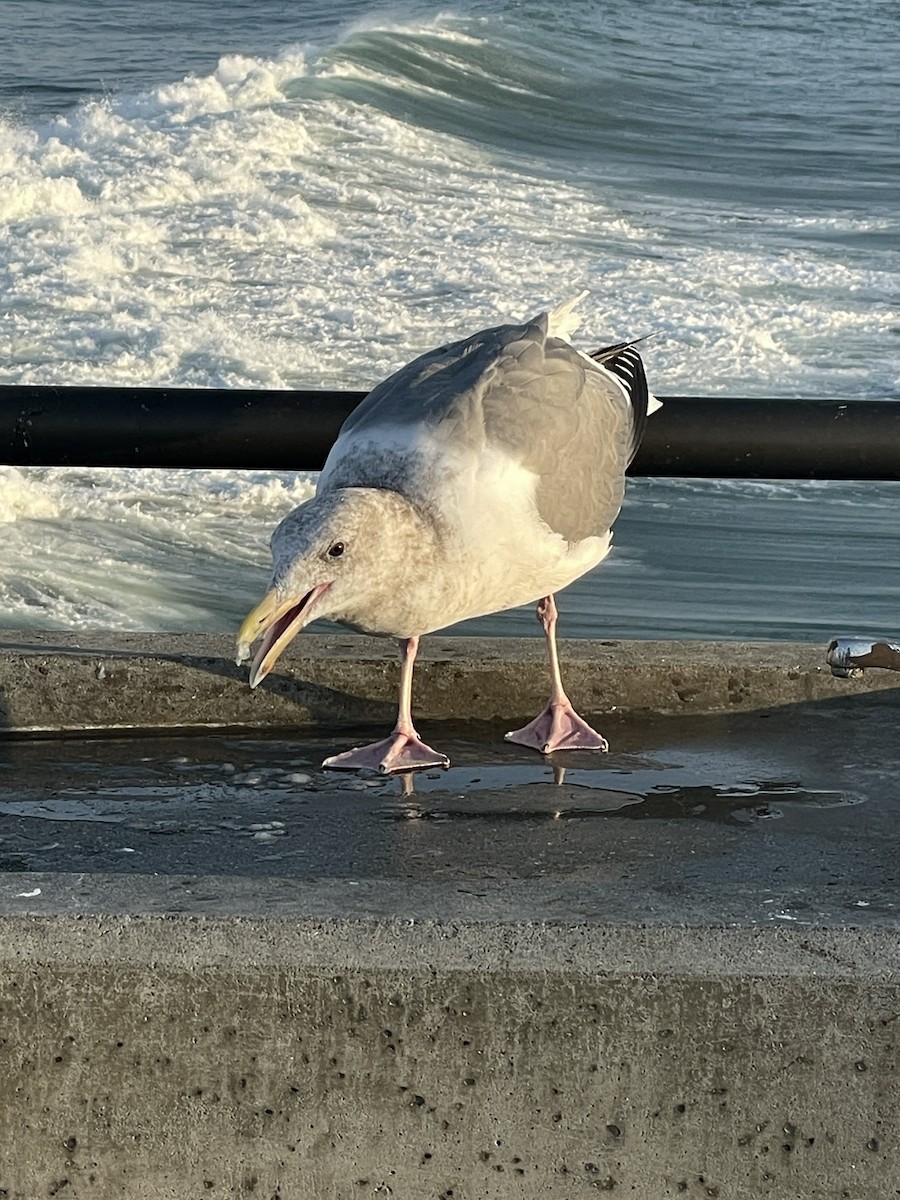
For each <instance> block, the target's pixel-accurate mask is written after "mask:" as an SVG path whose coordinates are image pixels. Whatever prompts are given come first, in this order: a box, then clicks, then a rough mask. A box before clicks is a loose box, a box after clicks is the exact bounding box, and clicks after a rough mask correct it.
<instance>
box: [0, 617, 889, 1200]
mask: <svg viewBox="0 0 900 1200" xmlns="http://www.w3.org/2000/svg"><path fill="white" fill-rule="evenodd" d="M88 642H90V644H87V643H88ZM430 642H431V647H430V658H428V659H426V661H425V662H424V663H423V669H422V671H421V672H420V673H419V677H418V682H417V697H418V702H419V703H418V708H419V711H420V712H421V714H422V719H423V721H426V722H429V723H430V724H429V725H428V726H427V727H426V728H427V733H428V736H429V737H430V738H432V735H434V736H435V737H443V738H446V739H447V740H448V742H449V748H450V749H451V756H452V758H453V763H454V765H453V767H452V768H451V770H450V771H448V772H446V773H443V772H431V773H428V772H426V773H423V774H422V775H420V776H418V777H417V778H416V779H415V780H412V781H406V783H404V781H402V780H398V779H391V780H379V781H370V780H364V779H359V778H357V777H356V776H336V777H335V776H329V777H328V778H326V777H325V775H324V773H322V772H319V771H318V770H317V767H316V764H317V763H318V761H320V759H321V753H322V752H323V750H324V748H325V743H326V742H330V741H331V740H332V739H335V738H337V739H338V740H341V739H343V740H345V741H346V740H348V739H349V738H350V737H351V736H355V731H354V732H353V733H352V734H351V732H350V731H349V730H348V729H346V728H345V729H343V730H341V728H340V727H341V725H347V724H352V723H354V722H355V723H362V724H364V725H367V726H368V727H370V728H371V727H372V726H378V725H379V724H383V723H384V722H385V721H390V720H392V719H393V715H394V703H395V687H396V664H395V661H394V651H393V649H392V648H391V647H390V646H389V645H385V644H383V643H380V642H371V641H368V640H366V639H357V638H350V637H346V638H341V637H338V638H333V639H317V638H308V639H304V640H303V641H302V642H301V643H300V645H299V646H298V649H297V652H296V653H295V655H294V657H293V658H292V659H290V660H288V662H287V664H286V665H285V667H284V669H282V670H280V672H279V673H278V674H277V675H276V677H275V679H274V680H271V681H270V682H268V683H267V685H266V688H265V689H261V690H260V691H258V692H257V693H255V694H254V693H250V691H249V689H248V688H247V687H246V684H245V682H244V681H243V674H242V673H241V672H239V671H238V670H237V668H235V667H234V666H233V665H231V664H230V663H229V661H228V657H227V656H228V655H230V653H231V646H230V643H229V642H228V641H227V640H226V639H210V638H175V637H172V638H168V637H166V638H162V637H156V638H153V637H148V636H147V635H133V636H129V635H97V636H96V638H92V639H86V638H81V639H75V638H65V637H62V636H60V635H48V636H46V637H44V638H32V637H30V636H29V638H27V639H26V638H24V637H22V636H21V635H8V636H7V638H6V639H5V642H4V647H3V649H2V652H0V693H2V698H3V711H4V713H5V723H6V727H7V733H8V735H9V736H8V737H7V738H6V739H4V740H3V742H2V753H0V780H2V785H3V787H2V792H0V1081H2V1091H0V1198H2V1200H37V1198H39V1197H50V1196H60V1197H64V1198H66V1200H68V1198H72V1200H113V1198H116V1200H119V1198H122V1197H125V1198H126V1200H200V1198H201V1197H211V1198H212V1200H219V1198H223V1197H235V1196H240V1197H249V1198H253V1200H256V1198H258V1197H262V1198H263V1200H276V1198H277V1200H305V1198H307V1197H309V1198H310V1200H312V1198H315V1200H319V1198H324V1200H356V1198H360V1200H363V1198H364V1197H373V1198H377V1200H381V1198H384V1197H394V1198H395V1200H407V1198H408V1200H419V1198H420V1197H421V1198H434V1200H482V1198H485V1200H507V1198H509V1200H513V1198H515V1200H519V1198H522V1200H526V1198H527V1200H530V1198H532V1197H541V1198H543V1197H549V1198H552V1200H555V1198H559V1200H569V1198H570V1197H578V1196H581V1195H584V1196H592V1195H596V1194H598V1193H601V1194H610V1195H613V1196H622V1197H624V1196H628V1197H633V1198H634V1200H661V1198H665V1197H682V1196H684V1197H687V1198H689V1200H690V1198H694V1200H698V1198H706V1197H719V1198H721V1200H751V1198H752V1200H756V1198H757V1197H772V1198H773V1200H807V1198H809V1200H890V1198H891V1197H897V1196H900V1148H898V1147H900V1116H898V1114H900V1072H898V1069H897V1067H898V1035H900V938H898V919H897V908H896V904H897V873H898V871H900V852H898V850H897V844H898V843H897V838H898V835H897V828H896V820H895V811H896V798H897V785H896V780H897V777H898V771H900V758H898V755H900V741H898V739H897V738H896V736H895V733H896V714H897V696H898V689H897V687H896V682H897V679H896V675H893V674H891V673H890V672H887V673H885V674H884V675H880V674H878V673H874V672H873V673H868V674H867V675H866V676H865V677H864V678H863V680H862V681H842V680H836V679H834V678H832V676H831V674H830V672H829V671H828V668H827V667H826V666H825V663H824V650H823V648H822V647H818V646H816V647H796V646H791V647H785V646H762V647H760V646H740V647H732V646H703V645H694V644H686V645H680V646H676V645H671V644H664V643H659V644H646V643H645V644H633V643H632V644H629V643H614V644H606V643H600V644H598V643H567V644H566V646H565V648H564V651H563V654H564V658H565V659H566V660H567V677H568V681H569V684H570V688H571V691H572V693H573V697H574V698H575V699H576V701H577V702H578V703H579V704H580V705H581V706H582V707H583V708H584V710H585V711H586V712H588V713H589V714H597V715H599V714H602V713H604V712H605V713H608V714H610V715H608V717H607V721H606V723H605V724H604V728H605V729H606V730H607V732H608V733H609V734H610V737H611V741H612V743H613V751H612V753H611V754H610V755H605V756H591V759H590V762H588V761H586V760H585V759H584V758H583V756H582V757H579V756H574V757H573V758H572V759H570V760H567V764H566V771H565V777H564V778H561V777H560V775H559V772H558V770H556V769H554V767H553V766H551V765H550V764H548V763H546V762H544V761H542V760H541V759H540V757H539V756H537V755H533V756H529V755H528V754H527V752H524V751H522V750H521V748H516V747H507V746H504V745H503V743H502V742H499V744H497V743H496V742H495V740H494V735H495V734H496V733H497V731H498V729H500V730H501V731H502V726H498V721H499V720H501V719H502V720H503V721H504V722H505V721H507V720H509V719H511V718H515V717H518V716H523V715H531V712H530V711H529V710H535V709H536V707H537V706H538V705H540V704H542V703H543V701H544V699H545V698H546V676H545V670H544V663H543V648H542V646H541V644H540V642H539V641H538V640H535V641H534V642H513V641H510V642H505V641H504V642H478V643H476V642H472V641H466V640H463V639H440V638H434V639H430ZM79 643H81V644H79ZM885 688H886V689H888V690H883V689H885ZM870 690H871V694H869V691H870ZM613 710H615V711H613ZM464 711H470V712H471V714H472V715H473V716H474V717H475V718H476V719H475V721H474V722H472V723H471V724H470V725H465V726H460V725H459V724H458V718H459V716H460V714H461V712H464ZM666 714H670V715H666ZM703 714H706V715H703ZM266 725H270V726H279V727H296V729H297V732H296V733H294V732H292V733H291V735H290V736H289V737H287V736H282V735H276V734H274V733H273V732H272V731H266V730H265V729H264V727H265V726H266ZM105 726H113V727H118V728H119V729H121V728H122V727H126V728H127V727H129V726H131V727H134V726H138V727H144V728H149V729H156V730H160V729H162V730H166V729H168V730H169V732H168V733H167V734H166V735H165V737H159V736H158V737H156V738H145V739H138V738H135V737H133V736H129V737H126V738H119V739H118V740H114V739H103V738H97V737H95V738H93V739H83V738H82V739H75V738H70V739H61V738H58V737H56V738H42V739H36V738H34V737H31V738H26V739H24V740H20V739H17V738H16V731H17V730H18V731H22V730H29V729H30V730H41V729H43V730H64V729H71V730H79V729H81V730H83V729H84V728H85V727H91V728H93V729H94V730H98V729H102V728H103V727H105ZM191 726H192V727H194V728H196V727H197V726H231V727H243V728H245V729H246V728H252V727H254V726H259V727H262V728H261V731H260V732H256V733H251V734H248V733H242V734H240V735H238V734H229V733H225V732H215V733H213V732H207V733H204V734H202V735H200V734H194V735H193V736H192V737H190V738H189V737H185V736H180V737H179V736H176V733H177V731H178V730H179V729H180V728H181V727H191ZM610 727H611V728H610ZM488 735H490V739H491V740H487V739H488ZM432 740H434V738H432ZM598 760H599V761H598Z"/></svg>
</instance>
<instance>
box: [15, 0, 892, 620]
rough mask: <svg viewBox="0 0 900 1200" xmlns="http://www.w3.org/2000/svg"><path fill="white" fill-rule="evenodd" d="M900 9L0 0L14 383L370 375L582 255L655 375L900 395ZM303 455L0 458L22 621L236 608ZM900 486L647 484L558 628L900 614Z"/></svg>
mask: <svg viewBox="0 0 900 1200" xmlns="http://www.w3.org/2000/svg"><path fill="white" fill-rule="evenodd" d="M898 37H900V10H898V8H897V6H896V5H895V4H894V3H893V0H869V2H868V3H866V4H865V5H860V4H858V3H855V2H852V0H822V2H820V3H816V4H812V3H804V2H802V0H765V2H763V0H759V2H756V3H754V4H746V3H739V2H737V0H731V2H729V0H649V2H648V3H642V4H637V3H634V0H629V2H626V0H610V2H608V3H602V2H587V0H561V2H559V3H555V4H554V5H549V4H545V3H540V2H524V0H516V2H514V0H507V2H506V3H502V2H501V3H499V4H498V3H491V4H487V3H483V2H481V0H465V2H464V3H460V4H458V5H455V6H452V7H447V8H441V7H436V6H434V5H429V4H427V3H415V2H408V3H403V2H400V3H392V4H390V5H380V6H379V5H373V4H368V3H358V2H351V3H348V2H342V3H339V4H337V5H335V6H332V7H331V8H330V9H329V10H328V11H327V12H324V13H323V11H322V6H321V5H317V4H315V5H314V4H312V3H310V2H309V0H254V2H253V3H243V2H238V0H229V3H227V4H222V3H221V2H220V0H217V2H216V3H212V2H211V0H180V2H176V0H133V2H131V3H128V4H125V3H120V2H119V0H94V2H93V3H92V4H90V5H85V4H82V3H78V2H76V0H4V3H3V4H2V6H0V174H2V180H0V226H2V231H3V236H2V238H0V311H2V321H0V383H48V384H49V383H55V384H89V383H96V384H98V385H99V384H104V385H109V384H113V385H114V384H116V383H122V384H128V385H135V384H146V385H148V386H150V385H178V386H186V387H204V386H207V387H208V386H216V387H229V386H234V387H285V388H290V387H316V386H328V387H332V386H339V387H348V388H362V387H367V386H370V385H371V384H373V383H375V382H377V381H378V380H379V379H380V378H382V377H383V376H384V375H385V374H387V373H388V372H390V371H391V370H393V369H395V368H396V367H397V366H399V365H401V364H402V363H403V362H405V361H407V360H408V359H410V358H411V357H413V356H414V355H415V354H418V353H420V352H421V351H422V350H424V349H427V348H429V347H430V346H432V345H434V344H436V343H438V342H441V341H447V340H449V339H450V338H452V337H457V336H463V335H465V334H467V333H470V332H472V331H474V330H475V329H477V328H480V327H483V326H485V325H488V324H492V323H495V322H497V321H502V320H507V319H521V318H524V317H525V316H528V315H531V314H533V313H534V312H537V311H539V310H540V309H542V308H545V307H547V306H548V305H552V304H554V303H556V302H558V301H559V300H560V299H562V298H564V297H566V296H568V295H570V294H572V293H573V292H575V291H577V290H580V289H581V288H589V289H590V291H591V297H590V300H589V301H588V302H586V304H585V305H584V325H583V332H582V334H581V335H579V336H580V337H583V339H584V343H585V344H586V345H588V344H594V343H597V342H599V341H602V340H613V339H618V338H624V337H630V336H638V335H640V334H643V333H647V332H650V331H653V332H655V334H656V336H655V337H654V338H653V340H652V341H650V342H649V343H648V344H647V348H646V353H645V359H646V363H647V370H648V375H649V377H650V379H651V384H652V386H653V388H654V390H655V391H657V392H658V393H660V394H662V395H666V394H683V395H690V394H695V395H704V394H721V395H723V396H728V395H732V396H742V395H746V396H764V395H780V396H788V397H790V396H802V395H812V396H814V395H821V396H839V397H842V398H863V399H865V398H878V399H883V398H894V399H900V319H898V312H897V300H898V279H900V201H898V196H900V139H898V136H897V121H896V114H897V112H898V111H900V59H898V57H897V55H896V53H895V49H894V48H895V46H896V45H897V42H898ZM311 489H312V480H311V478H310V477H308V476H297V475H290V474H285V473H265V472H252V473H246V472H221V471H218V472H216V471H185V472H167V471H134V470H99V469H98V470H63V469H45V468H40V469H39V468H34V469H27V470H26V469H15V468H11V467H2V466H0V534H2V538H0V625H2V626H5V627H7V628H22V629H38V628H42V629H64V628H67V629H90V628H94V627H115V628H124V629H155V630H187V629H199V630H204V629H206V630H216V631H224V630H230V629H234V628H235V627H236V625H237V624H238V623H239V622H240V620H241V618H242V616H243V615H244V614H245V612H246V611H247V609H248V608H249V607H250V606H251V605H252V604H253V603H254V602H255V601H256V599H257V598H258V597H259V595H260V593H261V590H262V589H263V587H264V586H265V584H266V582H267V578H268V550H267V541H268V535H269V532H270V530H271V528H272V527H273V526H274V524H275V523H276V522H277V521H278V520H279V519H280V518H281V516H283V515H284V513H285V512H286V511H288V510H289V509H290V508H291V507H293V506H294V505H295V504H297V503H299V502H300V501H301V500H302V499H304V498H306V496H308V495H309V494H310V493H311ZM898 501H900V484H878V485H876V484H852V483H828V482H821V483H789V482H788V483H785V482H767V481H759V482H746V481H744V482H740V481H731V480H723V481H695V480H661V479H657V480H636V481H634V482H633V483H632V484H631V485H630V488H629V493H628V498H627V501H626V506H625V509H624V510H623V513H622V516H621V518H620V520H619V522H618V524H617V527H616V536H615V549H614V552H613V554H612V556H611V557H610V559H609V560H608V561H607V562H606V563H605V564H603V565H602V566H601V567H600V568H599V569H598V571H596V572H595V573H593V574H592V575H590V576H588V577H587V578H585V579H583V580H581V581H579V582H578V583H577V584H575V585H574V586H573V587H572V588H570V589H569V590H568V591H567V592H566V593H564V594H563V595H562V596H561V597H560V609H561V613H562V624H561V631H562V633H563V634H564V635H565V636H601V637H628V636H632V637H655V636H661V637H687V638H696V637H715V638H797V639H801V640H825V639H827V638H828V637H830V636H831V635H832V634H834V633H839V632H847V631H853V632H861V633H864V632H868V633H875V634H877V633H882V634H884V633H893V634H894V635H896V632H897V629H898V625H900V603H898V594H900V568H898V566H897V558H898V555H897V546H898V540H897V537H898V521H897V506H898ZM460 631H463V632H471V633H491V634H504V633H508V634H521V633H532V632H534V633H535V634H537V633H538V632H539V631H538V627H537V624H536V622H534V619H533V616H532V614H531V613H530V612H527V611H525V610H517V611H515V612H513V613H507V614H501V615H498V616H495V617H491V618H486V619H483V620H479V621H477V622H471V623H469V624H467V625H466V626H461V627H460Z"/></svg>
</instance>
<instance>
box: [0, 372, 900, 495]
mask: <svg viewBox="0 0 900 1200" xmlns="http://www.w3.org/2000/svg"><path fill="white" fill-rule="evenodd" d="M365 394H366V393H365V392H355V391H324V390H322V391H294V392H292V391H245V390H237V389H235V390H219V389H205V388H202V389H201V388H183V389H182V388H121V387H115V388H110V387H44V386H18V385H7V386H0V462H2V463H4V464H5V465H8V466H80V467H85V466H146V467H229V468H246V469H260V468H267V469H271V470H317V469H318V468H320V467H321V466H322V464H323V462H324V461H325V456H326V455H327V453H328V450H329V448H330V447H331V445H332V443H333V442H334V439H335V438H336V437H337V433H338V430H339V429H340V426H341V424H342V422H343V421H344V419H345V418H346V416H347V415H348V413H350V412H351V411H352V410H353V409H354V408H355V407H356V405H357V404H359V402H360V401H361V400H362V399H363V397H364V396H365ZM662 399H663V408H662V409H661V410H660V411H659V412H658V413H656V414H654V416H653V417H652V418H651V420H650V421H649V423H648V427H647V434H646V437H645V439H644V443H643V445H642V447H641V450H640V452H639V454H638V456H637V458H636V459H635V462H634V464H633V465H632V468H631V474H632V475H660V476H662V475H668V476H682V477H707V478H710V477H716V478H718V477H721V478H743V479H748V478H749V479H881V480H900V401H894V400H810V399H760V400H748V399H735V398H730V397H718V396H715V397H708V396H670V397H663V398H662Z"/></svg>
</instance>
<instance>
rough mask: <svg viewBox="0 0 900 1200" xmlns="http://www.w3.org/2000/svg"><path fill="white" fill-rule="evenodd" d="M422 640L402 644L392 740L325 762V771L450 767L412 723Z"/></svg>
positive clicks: (448, 761)
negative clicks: (397, 699) (423, 738)
mask: <svg viewBox="0 0 900 1200" xmlns="http://www.w3.org/2000/svg"><path fill="white" fill-rule="evenodd" d="M418 652H419V639H418V638H417V637H414V638H408V639H407V640H406V641H404V642H401V643H400V654H401V666H400V706H399V710H398V712H397V724H396V725H395V726H394V729H393V732H392V733H391V735H390V736H389V737H386V738H384V739H383V740H382V741H380V742H373V743H372V744H371V745H369V746H358V747H356V748H355V749H353V750H347V751H345V752H344V753H343V754H334V755H332V756H331V758H326V759H325V761H324V762H323V763H322V766H323V767H331V768H332V769H334V770H337V771H357V770H360V769H361V768H368V769H369V770H374V771H380V772H381V773H382V775H387V774H389V773H390V772H391V771H416V770H420V769H421V768H422V767H449V766H450V759H449V758H448V757H447V755H446V754H440V753H439V752H438V751H437V750H432V749H431V747H430V746H426V745H425V743H424V742H423V741H422V739H421V738H420V737H419V735H418V734H417V733H416V731H415V729H414V727H413V723H412V677H413V666H414V665H415V661H416V655H417V654H418Z"/></svg>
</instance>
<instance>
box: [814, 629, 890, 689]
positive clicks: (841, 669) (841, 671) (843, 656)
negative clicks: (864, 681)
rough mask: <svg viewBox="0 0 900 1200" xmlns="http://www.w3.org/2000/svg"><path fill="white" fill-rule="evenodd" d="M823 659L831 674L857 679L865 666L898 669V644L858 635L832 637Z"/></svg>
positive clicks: (841, 677)
mask: <svg viewBox="0 0 900 1200" xmlns="http://www.w3.org/2000/svg"><path fill="white" fill-rule="evenodd" d="M825 661H826V662H827V663H828V665H829V667H831V673H832V675H837V676H838V677H839V678H840V679H858V678H859V677H860V675H862V673H863V671H864V670H865V669H866V667H884V668H885V669H886V670H888V671H900V645H898V644H897V643H896V642H872V641H866V640H865V639H864V638H858V637H840V638H832V640H831V643H830V644H829V646H828V649H827V650H826V651H825Z"/></svg>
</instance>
